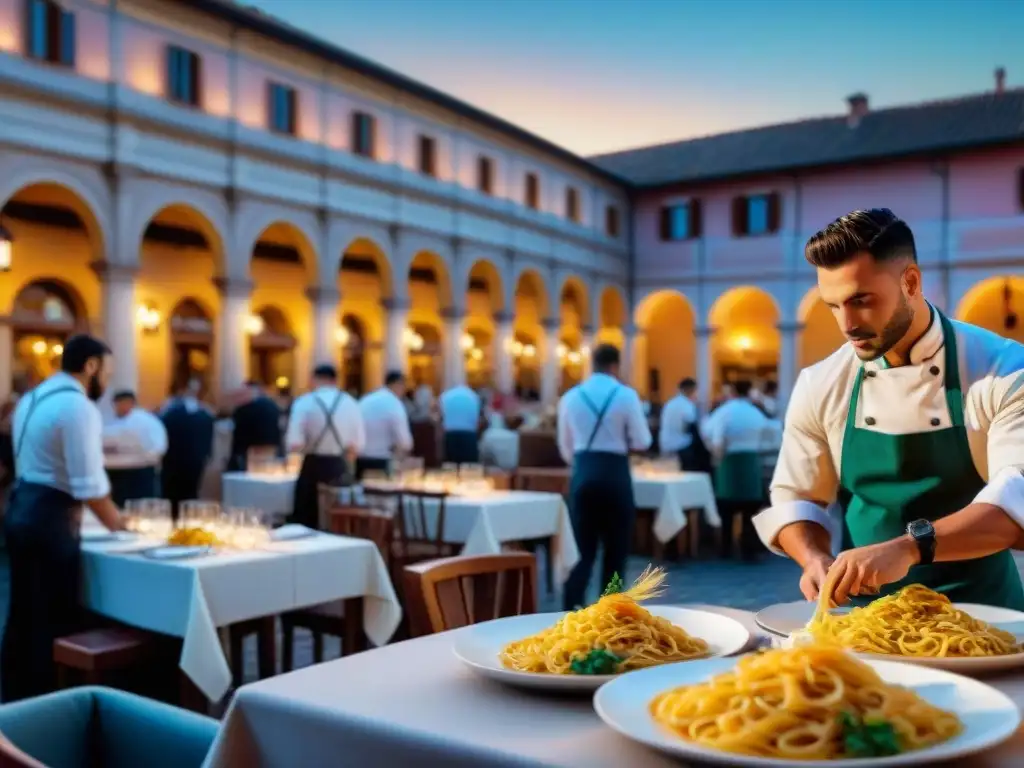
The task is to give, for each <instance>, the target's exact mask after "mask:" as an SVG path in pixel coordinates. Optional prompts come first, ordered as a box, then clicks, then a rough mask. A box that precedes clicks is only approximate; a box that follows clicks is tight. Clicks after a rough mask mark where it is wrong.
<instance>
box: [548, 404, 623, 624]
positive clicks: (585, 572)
mask: <svg viewBox="0 0 1024 768" xmlns="http://www.w3.org/2000/svg"><path fill="white" fill-rule="evenodd" d="M620 389H621V387H619V386H616V387H615V388H614V389H613V390H612V391H611V392H610V393H609V394H608V397H607V398H606V399H605V401H604V404H603V405H602V406H601V407H600V408H597V407H596V406H595V405H594V403H593V402H592V401H591V400H590V399H589V398H588V397H587V396H586V395H585V394H583V391H582V390H581V391H580V393H579V395H580V397H581V398H582V399H583V401H584V402H585V403H586V404H587V407H588V408H590V410H591V411H593V413H594V415H595V416H596V417H597V419H596V421H595V423H594V429H593V430H592V431H591V433H590V438H589V439H588V440H587V445H586V448H584V449H583V450H582V451H578V452H577V453H576V455H575V456H574V457H573V464H572V478H571V480H570V482H569V514H570V516H571V518H572V525H573V531H574V532H575V534H576V545H577V547H578V548H579V551H580V560H579V562H578V563H577V564H576V566H575V567H574V568H573V569H572V572H571V573H570V574H569V578H568V579H567V580H566V582H565V592H564V597H563V599H564V603H565V608H566V610H573V609H575V608H577V607H579V606H582V605H584V604H585V600H586V591H587V584H588V583H589V582H590V575H591V573H592V572H593V570H594V561H595V560H596V559H597V549H598V545H600V546H602V547H603V549H604V555H603V562H602V567H601V588H602V589H603V588H604V586H605V585H606V584H607V583H608V582H609V581H611V578H612V574H614V573H618V574H619V575H620V576H622V577H623V578H625V574H626V559H627V558H628V557H629V550H630V546H631V544H632V538H633V520H634V517H635V514H636V510H635V509H634V502H633V479H632V476H631V474H630V469H629V455H628V454H626V453H612V452H610V451H595V450H592V449H591V448H592V446H593V445H594V439H595V438H596V437H597V433H598V430H600V429H601V425H602V424H603V423H604V417H605V415H606V414H607V413H608V408H609V406H611V404H612V401H613V400H614V399H615V396H616V395H617V394H618V392H619V390H620ZM626 446H627V450H628V446H629V435H626Z"/></svg>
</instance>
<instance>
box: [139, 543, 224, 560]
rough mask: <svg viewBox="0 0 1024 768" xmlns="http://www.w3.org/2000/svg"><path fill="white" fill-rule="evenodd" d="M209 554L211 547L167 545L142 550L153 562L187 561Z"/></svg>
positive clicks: (211, 550)
mask: <svg viewBox="0 0 1024 768" xmlns="http://www.w3.org/2000/svg"><path fill="white" fill-rule="evenodd" d="M211 552H213V547H207V546H200V547H174V546H170V545H168V546H165V547H153V548H152V549H146V550H143V552H142V554H143V555H144V556H145V557H151V558H153V559H154V560H187V559H189V558H192V557H203V556H204V555H208V554H210V553H211Z"/></svg>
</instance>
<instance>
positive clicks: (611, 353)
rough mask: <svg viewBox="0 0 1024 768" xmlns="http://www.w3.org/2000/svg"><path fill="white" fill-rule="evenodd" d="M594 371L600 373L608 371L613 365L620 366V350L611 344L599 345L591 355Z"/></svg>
mask: <svg viewBox="0 0 1024 768" xmlns="http://www.w3.org/2000/svg"><path fill="white" fill-rule="evenodd" d="M591 360H592V361H593V363H592V364H593V366H594V370H595V371H597V372H598V373H604V372H606V371H608V370H609V369H610V368H611V367H612V366H613V365H618V364H619V350H618V348H617V347H614V346H612V345H611V344H598V345H597V346H596V347H594V351H593V353H592V354H591Z"/></svg>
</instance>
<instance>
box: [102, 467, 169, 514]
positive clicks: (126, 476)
mask: <svg viewBox="0 0 1024 768" xmlns="http://www.w3.org/2000/svg"><path fill="white" fill-rule="evenodd" d="M107 477H109V478H110V498H111V499H113V501H114V503H115V504H117V506H119V507H124V503H125V502H126V501H130V500H131V499H156V498H159V497H160V481H159V478H158V477H157V474H156V467H131V468H127V469H108V470H107Z"/></svg>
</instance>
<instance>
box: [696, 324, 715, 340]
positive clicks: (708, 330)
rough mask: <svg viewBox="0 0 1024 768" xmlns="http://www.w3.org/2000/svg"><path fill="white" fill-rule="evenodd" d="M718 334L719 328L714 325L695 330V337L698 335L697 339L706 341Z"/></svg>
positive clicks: (699, 327) (699, 326)
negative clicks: (702, 338) (701, 338)
mask: <svg viewBox="0 0 1024 768" xmlns="http://www.w3.org/2000/svg"><path fill="white" fill-rule="evenodd" d="M717 332H718V327H717V326H714V325H698V326H697V327H696V328H694V329H693V333H694V335H696V336H697V337H704V338H705V339H710V338H711V337H712V336H714V335H715V334H716V333H717Z"/></svg>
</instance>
